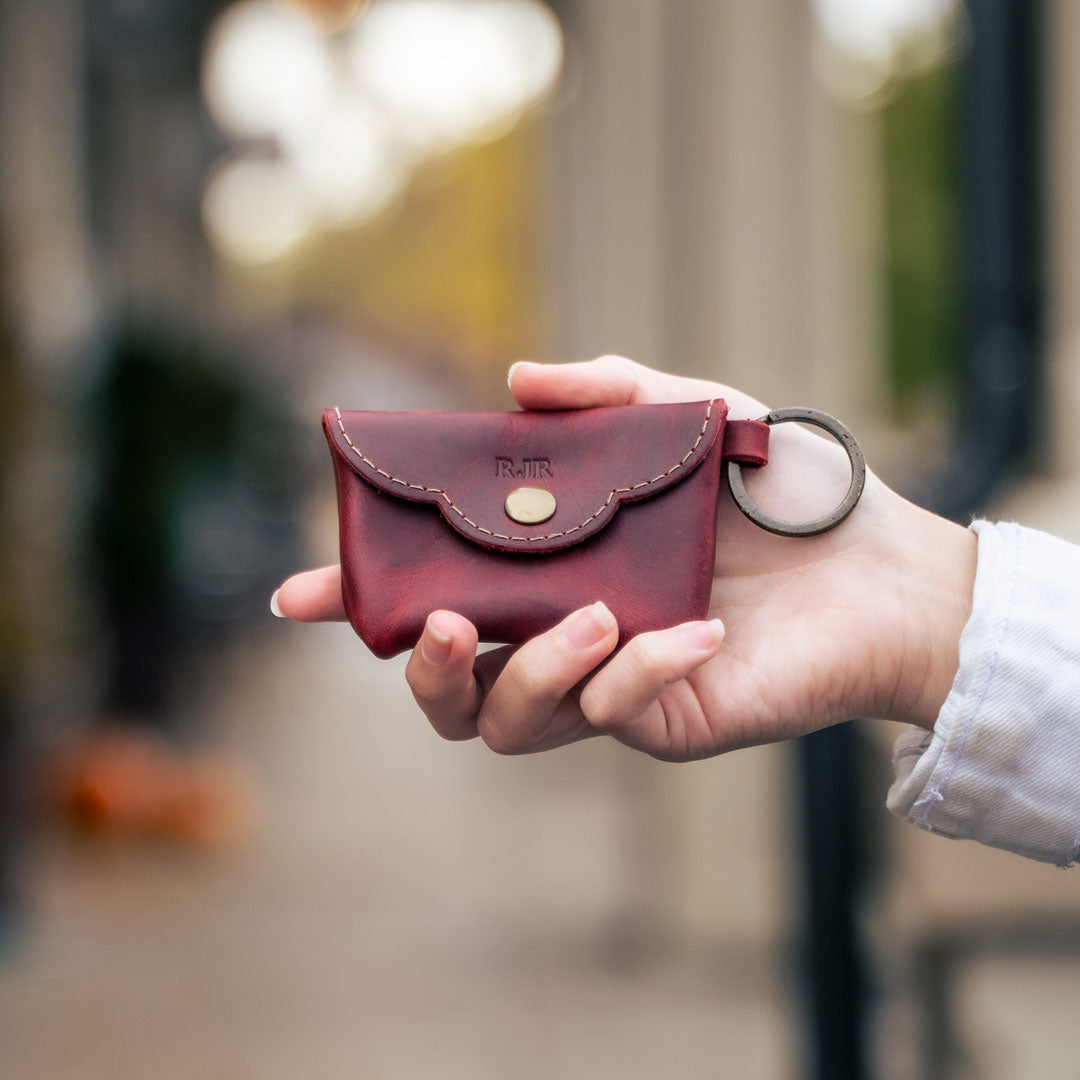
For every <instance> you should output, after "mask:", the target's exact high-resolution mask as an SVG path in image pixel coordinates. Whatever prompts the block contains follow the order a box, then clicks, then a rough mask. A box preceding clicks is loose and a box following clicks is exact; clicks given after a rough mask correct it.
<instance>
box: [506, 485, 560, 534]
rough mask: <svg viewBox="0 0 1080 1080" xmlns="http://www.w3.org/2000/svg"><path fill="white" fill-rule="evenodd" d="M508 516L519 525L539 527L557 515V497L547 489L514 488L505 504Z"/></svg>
mask: <svg viewBox="0 0 1080 1080" xmlns="http://www.w3.org/2000/svg"><path fill="white" fill-rule="evenodd" d="M503 505H504V508H505V509H506V516H507V517H508V518H510V519H511V520H512V521H516V522H517V523H518V524H519V525H539V524H540V523H541V522H542V521H547V520H548V518H550V517H551V516H552V515H553V514H554V513H555V496H554V495H552V494H551V492H550V491H548V490H546V489H545V488H538V487H519V488H514V490H513V491H511V492H510V494H509V495H507V496H506V502H505V503H504V504H503Z"/></svg>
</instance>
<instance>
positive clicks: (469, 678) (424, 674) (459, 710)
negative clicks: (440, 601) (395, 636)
mask: <svg viewBox="0 0 1080 1080" xmlns="http://www.w3.org/2000/svg"><path fill="white" fill-rule="evenodd" d="M476 644H477V634H476V627H474V626H473V624H472V623H471V622H469V620H468V619H465V618H463V617H462V616H461V615H457V614H455V613H454V612H452V611H433V612H432V613H431V614H430V615H429V616H428V620H427V622H426V623H425V624H424V632H423V634H422V635H421V637H420V640H419V641H418V642H417V643H416V648H415V649H413V651H412V655H411V656H410V657H409V663H408V665H407V666H406V668H405V678H406V680H407V681H408V684H409V687H410V689H411V690H412V692H413V697H415V698H416V703H417V704H418V705H419V706H420V708H421V709H422V710H423V713H424V715H425V716H426V717H427V718H428V720H429V721H430V722H431V726H432V727H433V728H434V729H435V730H436V731H437V732H438V733H439V734H440V735H441V736H442V737H443V738H444V739H471V738H473V737H474V736H475V735H476V717H477V712H478V711H479V708H480V702H481V700H482V696H483V695H482V693H481V689H480V687H479V685H478V684H477V681H476V676H475V675H474V674H473V662H474V660H475V659H476Z"/></svg>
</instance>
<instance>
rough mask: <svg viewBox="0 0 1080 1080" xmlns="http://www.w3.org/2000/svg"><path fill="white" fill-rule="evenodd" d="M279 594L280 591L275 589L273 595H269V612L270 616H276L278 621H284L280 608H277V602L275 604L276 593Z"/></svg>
mask: <svg viewBox="0 0 1080 1080" xmlns="http://www.w3.org/2000/svg"><path fill="white" fill-rule="evenodd" d="M280 592H281V590H280V589H275V590H274V591H273V593H271V595H270V612H271V614H273V615H276V616H277V617H278V618H279V619H284V618H285V616H284V615H282V613H281V608H279V607H278V602H277V598H278V593H280Z"/></svg>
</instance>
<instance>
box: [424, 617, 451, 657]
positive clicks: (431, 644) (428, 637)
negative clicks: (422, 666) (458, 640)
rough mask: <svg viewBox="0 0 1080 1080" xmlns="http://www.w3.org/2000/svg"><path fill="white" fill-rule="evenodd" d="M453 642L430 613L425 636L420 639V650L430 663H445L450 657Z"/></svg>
mask: <svg viewBox="0 0 1080 1080" xmlns="http://www.w3.org/2000/svg"><path fill="white" fill-rule="evenodd" d="M451 645H452V642H451V640H450V635H449V634H444V633H443V632H442V631H441V630H439V629H438V628H437V627H436V626H435V622H434V617H433V616H431V615H429V616H428V621H427V625H426V626H425V627H424V636H423V637H422V638H421V639H420V651H421V652H422V653H423V654H424V659H425V660H426V661H427V662H428V663H429V664H445V663H446V661H447V660H448V659H449V658H450V647H451Z"/></svg>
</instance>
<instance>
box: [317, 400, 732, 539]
mask: <svg viewBox="0 0 1080 1080" xmlns="http://www.w3.org/2000/svg"><path fill="white" fill-rule="evenodd" d="M715 402H716V399H715V398H713V400H712V401H710V402H709V404H708V407H707V408H706V410H705V420H704V421H703V422H702V425H701V430H700V431H699V432H698V437H697V438H696V439H695V440H694V445H693V446H691V447H690V449H689V450H687V451H686V453H685V454H683V456H682V459H681V460H680V461H677V462H676V463H675V464H674V465H672V466H671V468H670V469H668V470H667V471H666V472H662V473H660V475H659V476H654V477H653V478H652V479H651V480H642V481H640V482H639V483H637V484H631V485H630V487H620V488H612V489H611V491H610V492H609V493H608V497H607V498H606V499H605V500H604V502H603V504H602V505H601V506H600V508H599V509H598V510H596V511H595V512H594V513H592V514H590V515H589V516H588V517H587V518H586V519H585V520H584V521H583V522H581V524H580V525H574V526H573V527H572V528H569V529H563V531H562V532H556V533H547V534H546V535H545V536H508V535H507V534H506V533H497V532H492V531H491V530H490V529H485V528H484V527H483V525H477V523H476V522H475V521H473V520H472V519H471V518H470V517H468V516H467V515H466V514H465V512H464V511H463V510H462V509H461V508H460V507H459V506H456V505H455V504H454V503H453V502H451V500H450V496H449V495H447V494H446V492H445V491H444V490H443V489H442V488H437V487H426V486H425V485H424V484H414V483H411V482H410V481H408V480H402V479H401V478H400V477H397V476H391V474H390V473H388V472H387V471H386V470H385V469H380V468H379V466H378V465H376V464H375V462H374V461H372V460H371V458H369V457H368V456H367V455H366V454H364V453H363V452H362V451H361V450H360V449H359V448H358V447H357V446H356V445H355V444H354V443H353V441H352V439H350V438H349V433H348V432H347V431H346V430H345V424H344V422H343V421H342V419H341V409H340V408H339V407H338V406H336V405H335V406H334V412H335V413H336V414H337V422H338V427H339V428H340V429H341V434H342V436H343V437H344V439H345V441H346V442H347V443H348V444H349V449H350V450H352V452H353V453H354V454H355V455H356V456H357V457H358V458H359V459H360V460H361V461H362V462H364V464H365V465H367V466H368V467H369V468H372V469H374V470H375V472H377V473H378V474H379V475H380V476H385V477H386V479H387V480H389V481H390V482H391V483H392V484H400V485H401V486H402V487H406V488H412V489H413V490H414V491H426V492H429V493H430V494H433V495H439V496H441V497H442V499H443V500H444V501H445V502H446V505H447V506H449V507H450V509H451V510H453V511H454V513H455V514H457V516H458V517H459V518H461V520H462V521H464V522H465V524H466V525H470V526H472V528H474V529H475V530H476V531H477V532H480V533H483V534H484V535H485V536H490V537H491V538H492V539H494V540H511V541H516V542H519V543H524V544H535V543H536V542H537V541H540V540H557V539H559V538H560V537H563V536H569V535H570V534H571V533H575V532H577V531H578V530H579V529H584V528H585V526H586V525H588V524H589V522H590V521H595V520H596V519H597V518H598V517H599V516H600V515H601V514H602V513H603V512H604V511H605V510H606V509H607V508H608V506H610V505H611V500H612V499H614V498H615V496H616V495H625V494H628V493H629V492H631V491H637V490H638V489H639V488H644V487H649V486H650V485H652V484H656V483H659V481H661V480H663V479H665V478H666V477H668V476H670V475H671V474H672V473H673V472H675V471H676V470H677V469H681V468H682V467H683V466H684V465H685V464H686V463H687V461H689V460H690V458H691V457H693V455H694V451H695V450H697V448H698V445H699V444H700V443H701V440H702V439H704V438H705V432H706V431H707V430H708V428H709V420H710V419H711V418H712V408H713V405H714V404H715Z"/></svg>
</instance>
